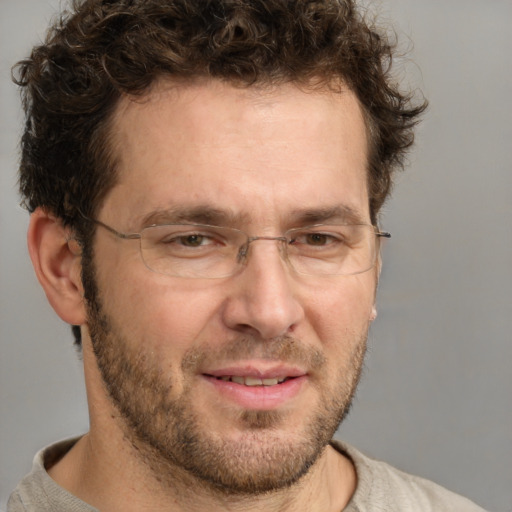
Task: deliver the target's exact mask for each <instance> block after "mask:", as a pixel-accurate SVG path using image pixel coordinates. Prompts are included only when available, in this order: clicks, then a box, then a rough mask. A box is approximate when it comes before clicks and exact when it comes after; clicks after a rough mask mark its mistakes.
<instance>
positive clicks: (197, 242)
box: [167, 233, 213, 247]
mask: <svg viewBox="0 0 512 512" xmlns="http://www.w3.org/2000/svg"><path fill="white" fill-rule="evenodd" d="M169 242H176V243H179V244H180V245H183V246H185V247H201V246H203V245H209V244H211V243H213V240H212V239H211V238H210V237H208V236H205V235H201V234H196V233H194V234H191V235H185V236H176V237H174V238H173V239H172V240H169V241H168V242H167V243H169Z"/></svg>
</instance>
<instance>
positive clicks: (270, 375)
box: [202, 365, 309, 410]
mask: <svg viewBox="0 0 512 512" xmlns="http://www.w3.org/2000/svg"><path fill="white" fill-rule="evenodd" d="M202 375H203V378H204V379H205V381H206V382H208V383H209V386H210V388H209V389H210V390H211V392H212V393H213V395H212V398H213V399H214V400H221V401H222V403H223V404H225V403H233V404H235V405H236V406H237V407H241V408H243V409H245V410H275V409H277V408H279V407H282V406H285V405H286V404H291V403H292V400H294V399H295V397H297V396H298V395H299V394H300V393H301V391H302V390H303V389H306V387H307V383H308V381H309V376H308V374H307V372H306V371H304V370H302V369H300V368H293V367H289V366H285V365H282V366H281V367H274V368H268V367H267V368H262V367H261V366H259V367H258V366H256V365H247V366H245V365H239V366H236V367H235V366H233V367H231V368H223V369H218V370H210V371H207V372H205V373H203V374H202Z"/></svg>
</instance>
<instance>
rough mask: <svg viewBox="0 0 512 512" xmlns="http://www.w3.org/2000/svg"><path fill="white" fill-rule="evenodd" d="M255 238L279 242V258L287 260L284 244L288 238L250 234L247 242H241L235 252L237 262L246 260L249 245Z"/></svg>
mask: <svg viewBox="0 0 512 512" xmlns="http://www.w3.org/2000/svg"><path fill="white" fill-rule="evenodd" d="M257 240H270V241H271V240H276V241H277V242H281V243H280V244H278V245H279V253H280V254H281V258H282V259H283V261H286V262H288V256H287V251H286V245H287V244H288V239H287V238H286V237H284V236H251V237H249V238H248V239H247V242H245V244H243V245H242V246H241V247H240V249H239V251H238V254H237V258H236V260H237V262H238V263H244V262H245V261H247V258H248V255H249V246H250V245H251V244H252V243H253V242H256V241H257Z"/></svg>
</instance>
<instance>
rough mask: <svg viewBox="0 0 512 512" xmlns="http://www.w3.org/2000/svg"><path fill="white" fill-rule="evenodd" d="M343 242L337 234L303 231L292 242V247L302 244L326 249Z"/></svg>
mask: <svg viewBox="0 0 512 512" xmlns="http://www.w3.org/2000/svg"><path fill="white" fill-rule="evenodd" d="M341 242H342V240H341V239H340V237H339V236H337V235H336V234H335V233H322V232H318V231H302V232H299V233H296V234H295V236H294V237H293V238H292V239H291V240H290V244H292V245H299V244H300V245H304V246H308V247H325V246H329V245H332V244H336V243H341Z"/></svg>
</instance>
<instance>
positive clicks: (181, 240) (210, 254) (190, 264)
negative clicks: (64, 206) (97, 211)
mask: <svg viewBox="0 0 512 512" xmlns="http://www.w3.org/2000/svg"><path fill="white" fill-rule="evenodd" d="M84 217H85V216H84ZM86 219H87V220H89V221H90V222H93V223H94V224H96V225H98V226H101V227H103V228H105V229H106V230H108V231H109V232H110V233H112V234H113V235H115V236H116V237H118V238H121V239H125V240H132V239H133V240H135V239H136V240H139V244H140V251H141V256H142V260H143V262H144V264H145V265H146V267H147V268H148V269H150V270H152V271H153V272H157V273H159V274H164V275H169V276H177V277H186V278H208V279H215V278H223V277H229V276H232V275H234V274H236V273H237V272H239V271H240V270H241V268H242V267H243V266H244V265H245V263H246V262H247V259H248V257H249V254H250V247H251V244H252V243H253V242H256V241H267V242H268V241H275V242H277V243H278V244H279V245H280V248H281V255H282V257H283V259H284V260H285V261H286V262H287V263H288V264H289V265H290V267H291V268H292V269H293V270H294V271H295V272H297V273H299V274H306V275H341V276H349V275H354V274H361V273H363V272H367V271H368V270H370V269H371V268H373V267H374V266H375V264H376V262H377V256H378V254H379V247H380V239H381V238H383V237H384V238H390V237H391V235H390V234H389V233H387V232H381V231H379V230H378V229H377V228H376V227H375V226H372V225H369V224H340V225H330V224H317V225H313V226H307V227H301V228H294V229H290V230H288V231H286V232H285V233H284V234H283V235H282V236H275V237H270V236H249V235H247V234H246V233H245V232H243V231H241V230H239V229H235V228H229V227H222V226H209V225H202V224H165V225H153V226H148V227H146V228H144V229H143V230H142V231H141V232H140V233H121V232H119V231H117V230H115V229H114V228H112V227H110V226H108V225H107V224H104V223H103V222H101V221H98V220H94V219H90V218H88V217H86Z"/></svg>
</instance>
